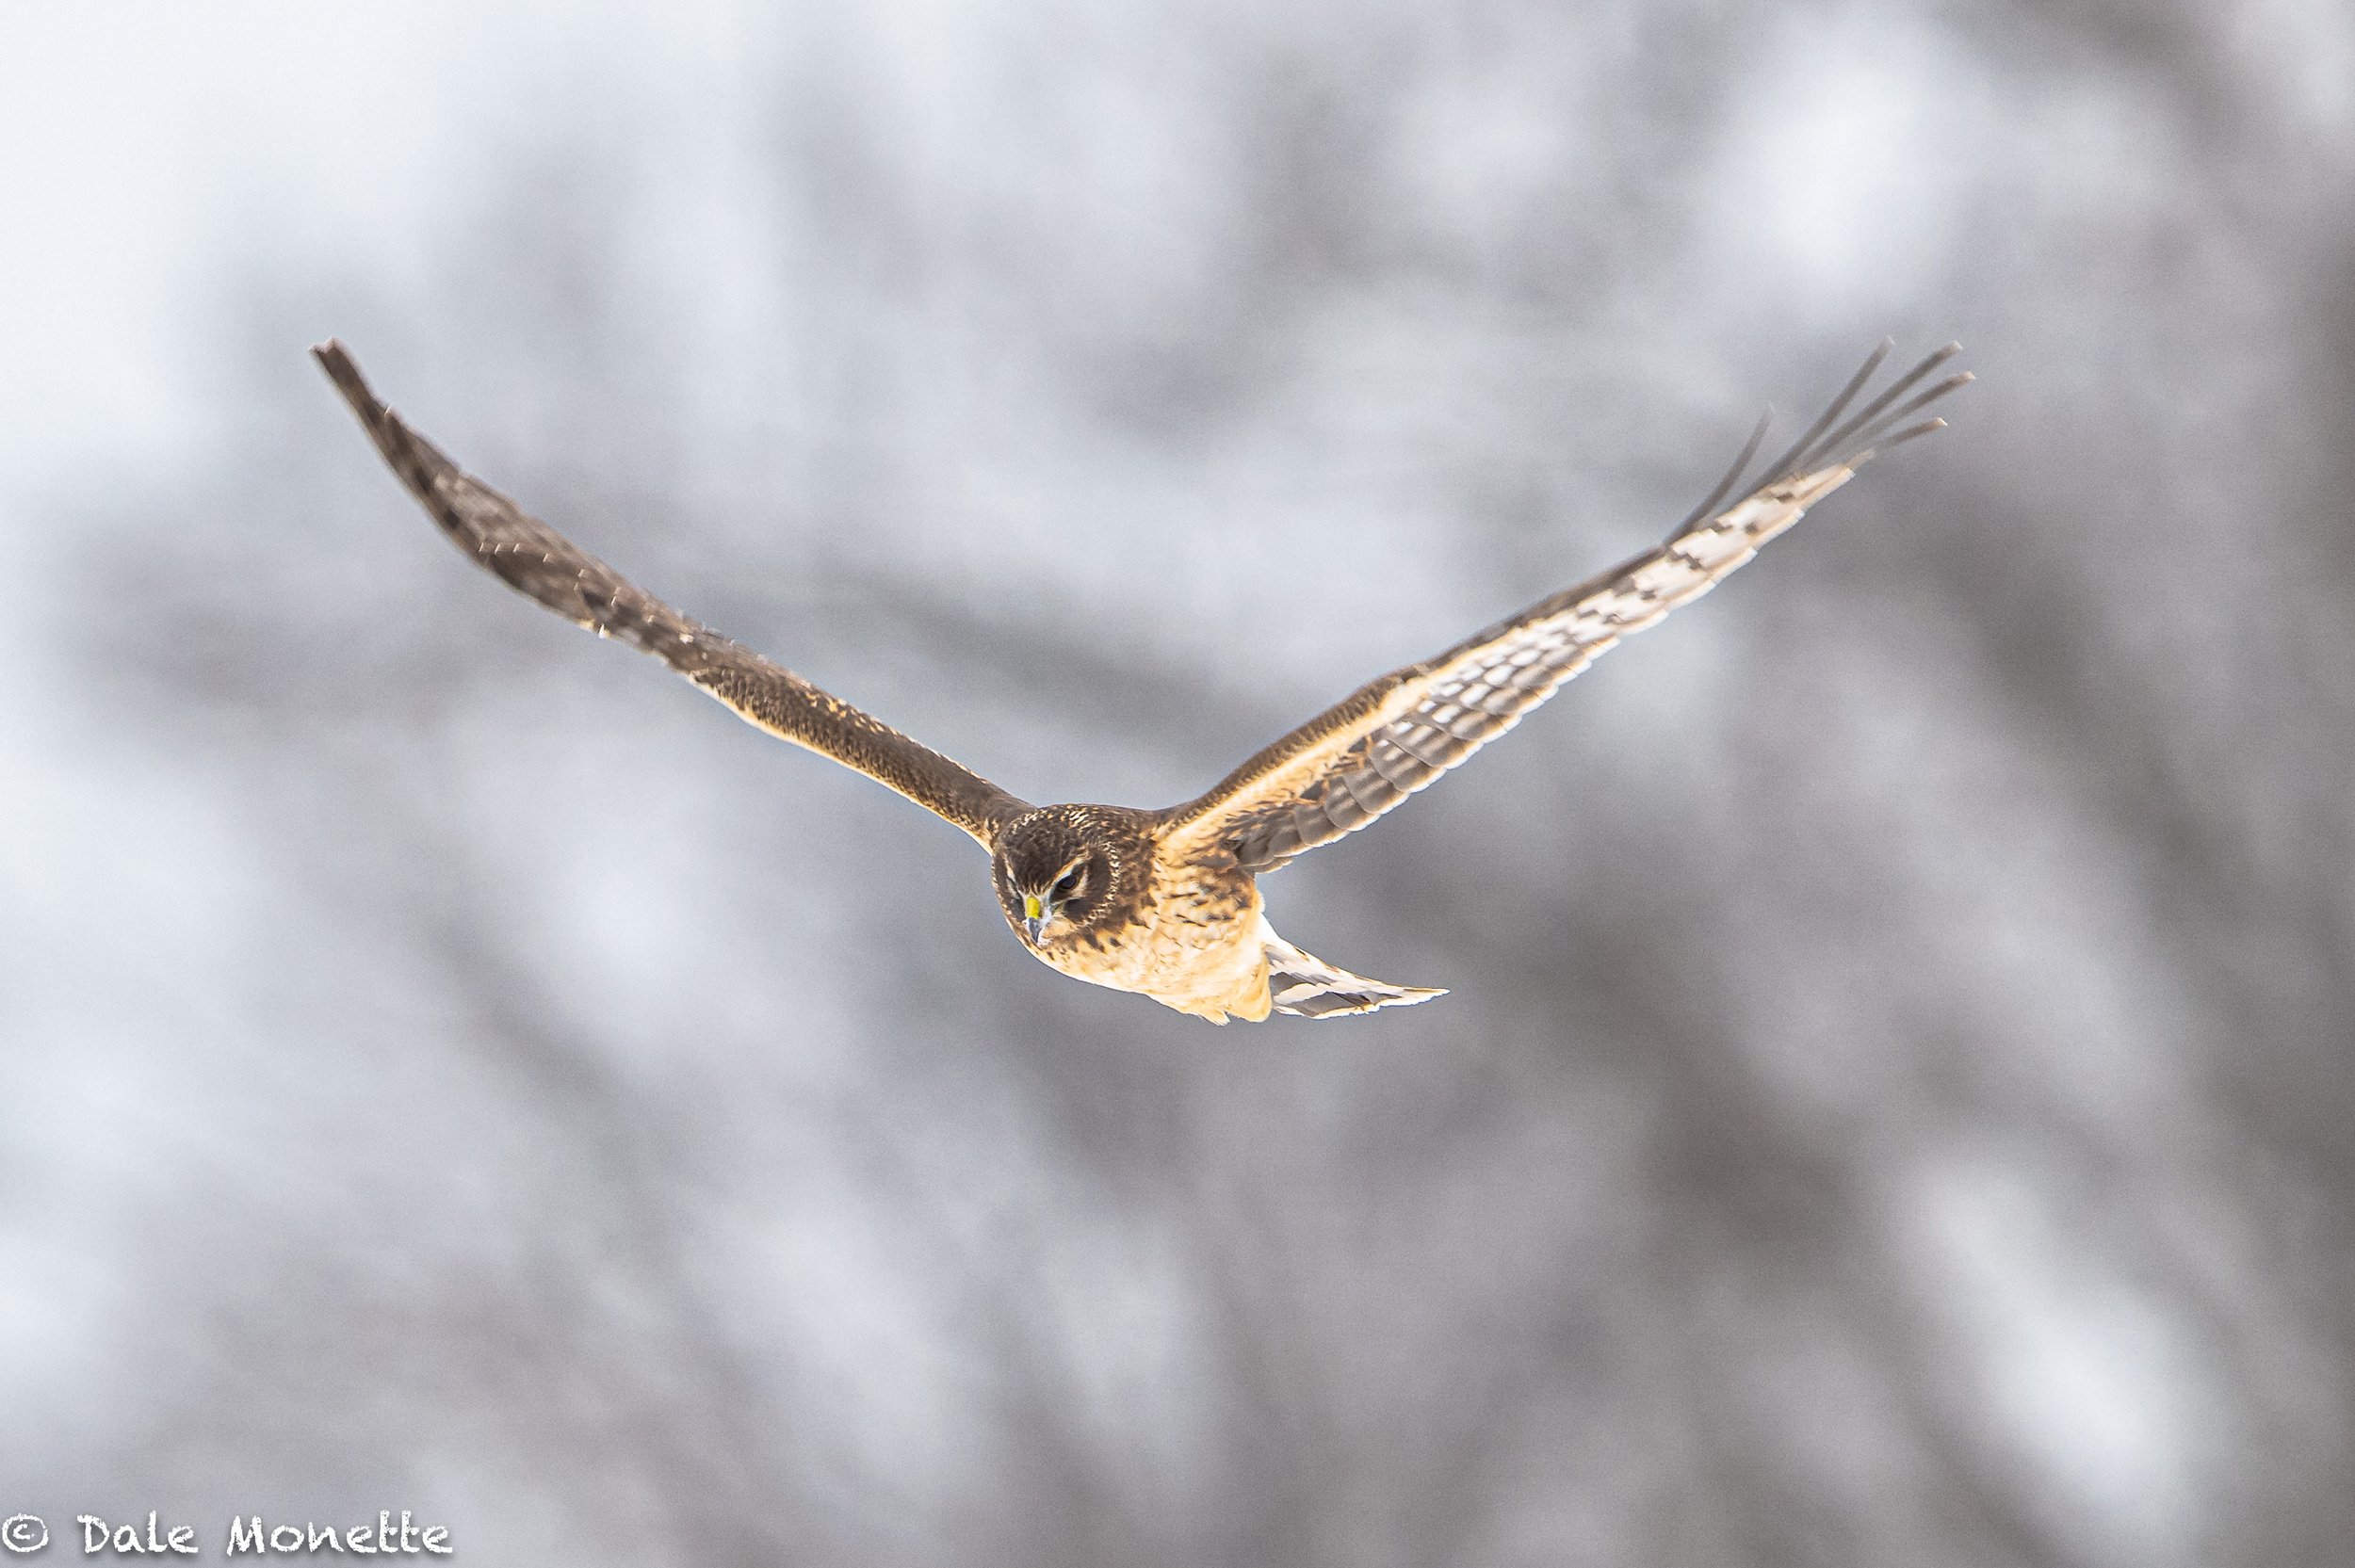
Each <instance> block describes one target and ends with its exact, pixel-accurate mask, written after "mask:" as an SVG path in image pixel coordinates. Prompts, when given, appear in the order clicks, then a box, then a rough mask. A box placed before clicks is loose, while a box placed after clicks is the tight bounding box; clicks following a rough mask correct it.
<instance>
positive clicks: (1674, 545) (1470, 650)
mask: <svg viewBox="0 0 2355 1568" xmlns="http://www.w3.org/2000/svg"><path fill="white" fill-rule="evenodd" d="M1890 347H1891V346H1890V345H1889V344H1887V343H1883V344H1882V345H1881V346H1880V347H1879V348H1876V349H1875V350H1874V352H1873V354H1872V356H1871V357H1870V358H1869V359H1867V360H1866V361H1865V362H1864V366H1863V368H1862V369H1860V370H1859V371H1858V372H1857V373H1856V375H1855V376H1854V377H1852V378H1851V379H1850V380H1849V381H1848V383H1847V385H1846V386H1845V387H1844V388H1843V390H1842V392H1841V394H1840V396H1838V397H1837V398H1835V399H1834V400H1833V402H1832V404H1831V406H1830V407H1829V408H1827V410H1825V412H1824V413H1823V415H1822V417H1821V418H1819V419H1817V420H1816V421H1815V423H1814V424H1813V425H1811V427H1809V428H1808V429H1807V431H1806V433H1805V434H1803V435H1802V436H1801V437H1800V438H1799V440H1798V441H1797V442H1796V443H1795V445H1793V446H1792V448H1791V450H1790V451H1788V452H1786V453H1785V454H1783V456H1782V457H1781V458H1779V459H1778V460H1777V461H1776V462H1775V463H1774V465H1773V466H1772V467H1771V468H1769V469H1768V470H1767V472H1766V475H1765V477H1764V478H1763V479H1762V480H1761V481H1760V482H1759V483H1758V484H1756V485H1755V486H1753V487H1752V488H1751V489H1750V490H1748V491H1747V492H1746V493H1744V494H1743V497H1742V499H1741V500H1739V501H1737V502H1735V503H1734V504H1733V505H1732V506H1730V507H1728V508H1726V509H1724V510H1723V511H1718V510H1716V507H1717V505H1718V503H1719V502H1721V501H1722V500H1724V498H1725V497H1726V496H1727V495H1729V494H1731V493H1734V491H1735V488H1736V486H1737V485H1738V484H1739V483H1740V480H1741V475H1742V471H1743V470H1744V469H1745V468H1746V467H1747V466H1748V465H1749V462H1750V460H1751V458H1752V457H1753V456H1754V455H1755V454H1756V452H1757V449H1758V445H1759V442H1760V441H1761V440H1762V438H1763V436H1764V434H1765V424H1764V422H1763V421H1762V422H1761V423H1760V425H1759V427H1758V428H1757V430H1756V431H1754V432H1753V433H1752V435H1751V436H1750V439H1749V442H1748V444H1747V445H1746V446H1744V448H1743V450H1742V455H1741V457H1740V458H1738V459H1737V460H1736V461H1735V462H1734V465H1733V467H1732V468H1731V469H1730V470H1728V472H1727V474H1726V477H1725V478H1724V479H1723V480H1721V481H1720V482H1719V483H1718V485H1717V486H1716V488H1715V489H1714V490H1713V491H1712V492H1711V493H1710V495H1709V498H1708V499H1707V500H1705V501H1703V502H1702V503H1701V505H1700V506H1699V507H1697V508H1696V509H1694V511H1693V513H1692V515H1691V516H1688V517H1687V518H1685V520H1684V521H1683V522H1682V523H1681V524H1680V525H1678V527H1677V531H1676V532H1675V533H1674V534H1673V535H1672V536H1671V537H1670V538H1669V540H1668V541H1667V542H1665V544H1662V545H1661V546H1660V547H1658V548H1657V549H1653V550H1648V551H1646V552H1645V553H1644V554H1642V555H1640V556H1637V557H1635V558H1633V559H1632V560H1629V561H1626V562H1624V563H1623V564H1621V565H1619V566H1617V567H1616V568H1614V569H1613V570H1611V571H1609V572H1606V573H1604V574H1601V575H1600V576H1598V577H1593V578H1590V579H1589V580H1587V581H1586V582H1584V583H1581V584H1579V585H1578V586H1577V587H1575V588H1571V589H1567V590H1564V591H1562V592H1560V593H1556V594H1554V595H1552V596H1551V597H1550V598H1547V599H1543V600H1540V601H1539V602H1538V603H1536V604H1535V605H1532V606H1530V607H1529V608H1528V609H1526V610H1523V611H1522V612H1521V613H1520V614H1519V615H1516V616H1514V617H1512V618H1511V619H1509V620H1505V621H1501V622H1497V623H1496V624H1495V625H1493V626H1489V627H1486V629H1484V630H1482V631H1480V632H1477V633H1475V634H1473V635H1472V636H1471V637H1470V638H1467V639H1464V640H1463V641H1462V642H1459V643H1457V644H1456V645H1455V646H1454V647H1453V648H1450V649H1449V650H1447V651H1446V652H1445V653H1443V654H1441V655H1438V656H1437V658H1433V659H1427V660H1425V661H1423V662H1422V663H1421V664H1413V665H1408V666H1407V667H1406V668H1405V669H1403V670H1395V671H1391V672H1390V673H1389V674H1387V675H1384V676H1383V677H1382V678H1381V679H1379V680H1376V681H1373V682H1371V683H1369V684H1368V685H1366V686H1363V687H1359V688H1358V689H1357V690H1356V691H1355V692H1353V693H1351V694H1350V695H1349V696H1348V697H1346V698H1344V699H1342V700H1341V701H1340V703H1336V704H1335V705H1334V706H1332V707H1330V708H1328V709H1326V710H1325V711H1324V713H1322V714H1319V715H1318V716H1317V717H1316V718H1314V719H1310V720H1309V721H1308V722H1307V723H1306V724H1303V725H1302V726H1301V727H1300V728H1298V729H1296V730H1294V731H1292V732H1291V734H1290V735H1288V736H1284V737H1283V738H1282V739H1280V740H1278V741H1276V742H1275V744H1274V745H1272V746H1269V747H1268V748H1266V749H1265V750H1264V751H1262V752H1259V754H1258V755H1256V756H1254V757H1252V758H1251V759H1250V760H1249V761H1247V762H1245V763H1244V764H1243V765H1242V767H1241V768H1236V769H1235V771H1234V772H1232V773H1230V774H1228V775H1227V776H1226V778H1225V779H1223V780H1221V781H1220V782H1219V783H1218V784H1217V785H1216V786H1214V787H1213V788H1211V789H1210V791H1209V792H1207V793H1206V794H1204V795H1202V796H1200V797H1199V798H1197V799H1195V800H1191V801H1189V802H1187V803H1186V804H1185V805H1182V806H1178V807H1176V808H1174V809H1173V810H1172V811H1170V812H1169V813H1168V815H1167V816H1166V817H1165V818H1164V821H1163V826H1162V828H1161V833H1162V838H1163V842H1164V843H1165V844H1166V845H1168V846H1169V847H1170V849H1173V850H1175V851H1177V852H1179V853H1185V852H1194V853H1200V852H1204V851H1213V852H1215V851H1221V850H1223V851H1224V852H1226V853H1228V854H1231V855H1233V856H1234V859H1235V862H1236V864H1237V865H1240V866H1242V868H1243V869H1245V870H1250V871H1269V870H1273V869H1275V867H1276V866H1279V865H1283V864H1284V863H1285V862H1286V861H1288V860H1290V859H1291V857H1292V856H1294V855H1297V854H1299V853H1301V852H1302V851H1303V850H1306V849H1314V848H1316V847H1317V846H1318V845H1320V844H1328V843H1331V842H1332V841H1333V840H1334V839H1337V838H1340V837H1341V836H1342V835H1343V834H1346V833H1351V832H1356V831H1357V830H1358V829H1359V828H1362V827H1364V826H1365V825H1366V824H1367V823H1369V822H1372V820H1373V819H1374V818H1375V817H1377V816H1381V815H1382V814H1383V813H1385V812H1388V811H1389V810H1391V809H1392V808H1393V807H1395V806H1397V805H1398V804H1400V803H1401V802H1402V801H1404V800H1405V799H1406V797H1407V796H1409V795H1412V794H1414V793H1415V792H1416V791H1418V790H1421V789H1425V788H1428V787H1429V786H1430V785H1431V784H1432V783H1433V782H1435V781H1436V780H1437V778H1438V777H1439V775H1440V774H1442V773H1444V772H1446V771H1447V770H1448V769H1449V768H1454V767H1455V766H1456V765H1457V764H1459V763H1461V762H1463V761H1464V759H1465V758H1467V757H1469V756H1470V755H1471V754H1472V753H1473V752H1476V751H1478V750H1479V749H1480V748H1481V747H1482V746H1483V745H1485V744H1486V743H1487V742H1488V741H1490V740H1493V739H1495V738H1496V737H1497V736H1501V735H1502V734H1503V733H1504V732H1505V731H1507V730H1509V729H1511V728H1512V727H1513V726H1514V725H1516V724H1518V723H1519V722H1520V721H1521V719H1524V718H1526V717H1527V716H1528V715H1529V713H1530V712H1531V711H1532V710H1534V709H1535V708H1536V707H1537V706H1538V705H1539V704H1540V703H1544V702H1545V701H1546V699H1547V698H1549V697H1551V696H1552V695H1553V693H1554V692H1555V691H1556V690H1557V689H1559V688H1560V687H1561V686H1562V683H1563V682H1565V681H1567V680H1568V679H1570V678H1571V677H1572V676H1573V675H1576V674H1577V673H1578V672H1579V671H1582V670H1584V669H1585V668H1586V667H1587V665H1589V664H1591V663H1593V662H1594V661H1595V660H1596V659H1597V658H1599V657H1600V656H1601V655H1603V654H1605V653H1607V652H1609V651H1610V650H1611V649H1612V648H1614V647H1616V645H1617V644H1618V642H1619V641H1620V639H1623V638H1627V637H1631V636H1632V635H1634V634H1635V633H1637V632H1640V631H1642V630H1643V629H1644V628H1646V627H1647V626H1650V625H1652V624H1654V623H1655V622H1658V621H1660V620H1661V619H1662V618H1663V617H1664V616H1665V615H1667V613H1668V612H1669V611H1671V610H1673V609H1676V608H1677V607H1678V606H1682V605H1689V604H1691V603H1692V602H1693V601H1694V600H1696V599H1697V598H1699V597H1700V596H1701V595H1702V594H1704V593H1707V592H1708V591H1709V590H1711V589H1713V588H1714V587H1716V586H1717V584H1718V583H1720V582H1722V581H1724V580H1725V578H1726V577H1727V575H1728V574H1730V573H1732V572H1734V571H1735V570H1737V569H1738V568H1740V567H1741V566H1742V565H1743V564H1744V563H1745V562H1746V561H1748V560H1749V558H1751V557H1752V556H1754V555H1756V554H1757V553H1758V549H1759V546H1760V545H1762V544H1763V543H1765V542H1766V541H1768V540H1770V539H1772V538H1774V537H1775V536H1776V535H1777V534H1778V533H1781V532H1782V531H1783V530H1784V529H1786V528H1788V527H1790V526H1791V525H1793V524H1795V523H1796V522H1797V521H1798V520H1799V519H1800V517H1801V516H1803V515H1804V514H1805V513H1806V511H1807V509H1808V508H1810V507H1811V506H1813V505H1814V504H1815V503H1816V502H1818V501H1820V500H1822V499H1823V498H1824V497H1825V496H1827V495H1828V494H1830V493H1832V492H1833V491H1835V490H1837V489H1839V488H1840V487H1841V486H1842V485H1843V484H1845V483H1847V482H1848V480H1849V479H1850V478H1851V477H1854V475H1855V473H1856V471H1857V470H1858V469H1859V468H1860V467H1862V466H1863V465H1864V464H1865V463H1866V462H1867V461H1870V460H1871V459H1872V458H1873V457H1874V455H1875V452H1876V445H1875V444H1876V443H1878V444H1879V447H1878V449H1879V450H1884V451H1885V450H1887V449H1888V448H1889V447H1891V446H1893V445H1897V444H1898V443H1899V442H1902V441H1907V440H1910V439H1911V438H1913V437H1914V436H1917V435H1921V434H1924V433H1925V432H1926V431H1928V430H1932V429H1935V428H1938V427H1939V426H1941V425H1942V424H1943V423H1944V421H1943V420H1940V419H1926V420H1922V421H1920V422H1918V423H1915V424H1912V425H1908V426H1907V427H1906V428H1903V429H1899V428H1897V427H1898V426H1899V425H1901V424H1903V423H1904V422H1905V421H1906V420H1908V419H1910V418H1911V417H1912V416H1913V415H1914V414H1916V413H1919V412H1921V411H1922V410H1923V409H1925V408H1926V407H1928V406H1929V405H1930V404H1931V403H1934V402H1936V401H1937V400H1938V399H1939V398H1941V397H1943V396H1945V395H1946V394H1948V393H1950V392H1952V391H1954V390H1955V389H1956V388H1957V387H1959V386H1961V385H1963V384H1964V383H1965V382H1967V381H1969V380H1971V378H1970V376H1969V375H1968V374H1957V375H1953V376H1949V377H1947V378H1945V379H1944V380H1940V381H1938V382H1936V383H1935V384H1933V385H1931V386H1930V387H1929V388H1928V389H1927V390H1926V391H1923V392H1919V393H1915V394H1914V396H1910V397H1908V396H1906V394H1908V392H1912V391H1913V389H1914V388H1915V387H1917V386H1920V385H1921V383H1922V382H1923V381H1924V380H1926V379H1927V378H1928V377H1929V375H1930V374H1931V372H1933V371H1935V370H1936V369H1937V368H1938V367H1939V366H1940V365H1941V364H1944V363H1945V362H1946V361H1947V360H1949V359H1951V358H1952V357H1953V356H1954V355H1955V354H1956V353H1957V352H1958V351H1959V346H1958V345H1956V344H1948V345H1947V346H1945V347H1944V348H1941V349H1939V350H1938V351H1937V352H1935V353H1933V354H1931V355H1930V356H1929V357H1928V358H1926V359H1925V360H1923V361H1922V363H1921V364H1918V365H1916V366H1914V367H1913V368H1912V369H1911V370H1909V371H1908V372H1907V373H1906V374H1905V375H1903V376H1901V377H1899V378H1898V379H1897V380H1895V381H1894V382H1893V383H1892V385H1891V386H1889V387H1888V388H1887V389H1885V390H1884V391H1882V392H1881V393H1880V394H1878V395H1877V396H1876V397H1874V398H1873V400H1872V401H1871V402H1869V403H1867V404H1866V405H1865V406H1864V407H1863V408H1862V409H1861V410H1860V411H1858V412H1856V413H1855V414H1853V415H1848V410H1849V408H1850V406H1851V405H1852V404H1853V403H1854V402H1855V401H1856V398H1857V396H1858V395H1859V394H1860V393H1861V392H1862V391H1863V390H1864V387H1865V385H1866V384H1867V383H1868V382H1869V381H1871V380H1872V379H1873V375H1874V372H1875V371H1876V370H1877V369H1879V367H1880V364H1881V361H1882V360H1883V359H1884V358H1885V357H1886V356H1887V354H1888V352H1889V349H1890ZM1843 416H1845V423H1843ZM1835 427H1836V428H1835ZM1892 431H1893V432H1894V433H1893V434H1892Z"/></svg>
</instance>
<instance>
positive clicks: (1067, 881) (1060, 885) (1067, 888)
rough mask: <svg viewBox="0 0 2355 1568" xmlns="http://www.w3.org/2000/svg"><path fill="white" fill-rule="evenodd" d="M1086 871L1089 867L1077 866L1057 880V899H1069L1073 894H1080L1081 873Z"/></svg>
mask: <svg viewBox="0 0 2355 1568" xmlns="http://www.w3.org/2000/svg"><path fill="white" fill-rule="evenodd" d="M1086 869H1087V867H1086V866H1084V865H1075V866H1073V867H1072V868H1071V869H1070V870H1068V871H1066V872H1064V874H1063V875H1062V876H1061V877H1060V878H1058V879H1056V881H1055V897H1058V898H1068V897H1071V896H1072V895H1073V894H1075V893H1077V892H1079V891H1080V872H1082V871H1084V870H1086Z"/></svg>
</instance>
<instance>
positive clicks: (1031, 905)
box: [1022, 893, 1047, 947]
mask: <svg viewBox="0 0 2355 1568" xmlns="http://www.w3.org/2000/svg"><path fill="white" fill-rule="evenodd" d="M1022 929H1024V930H1025V931H1027V932H1029V933H1030V937H1031V946H1033V947H1035V946H1038V940H1039V933H1040V932H1041V931H1044V930H1045V929H1047V906H1046V904H1044V903H1042V902H1041V901H1040V899H1039V896H1038V895H1037V894H1035V893H1026V894H1024V895H1023V896H1022Z"/></svg>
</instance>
